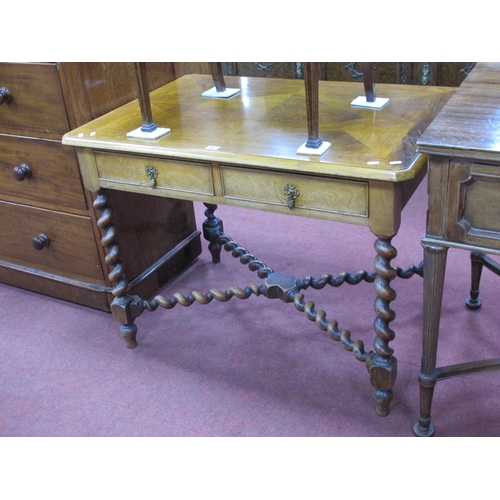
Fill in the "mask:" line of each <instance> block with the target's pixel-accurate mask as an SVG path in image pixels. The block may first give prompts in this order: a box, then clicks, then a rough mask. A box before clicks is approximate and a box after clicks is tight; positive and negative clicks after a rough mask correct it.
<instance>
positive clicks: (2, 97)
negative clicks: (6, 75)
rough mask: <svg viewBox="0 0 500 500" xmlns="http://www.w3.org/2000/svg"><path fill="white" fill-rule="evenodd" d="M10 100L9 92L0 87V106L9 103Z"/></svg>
mask: <svg viewBox="0 0 500 500" xmlns="http://www.w3.org/2000/svg"><path fill="white" fill-rule="evenodd" d="M11 99H12V96H11V95H10V90H9V89H8V88H7V87H0V104H3V103H4V102H7V103H9V102H10V100H11Z"/></svg>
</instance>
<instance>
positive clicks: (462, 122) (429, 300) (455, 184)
mask: <svg viewBox="0 0 500 500" xmlns="http://www.w3.org/2000/svg"><path fill="white" fill-rule="evenodd" d="M417 144H418V151H420V152H423V153H427V154H428V155H429V177H428V191H429V208H428V218H427V230H426V235H425V237H424V238H423V240H422V245H423V247H424V327H423V352H422V365H421V370H420V374H419V383H420V418H419V420H418V422H417V423H416V424H415V426H414V432H415V434H416V435H418V436H432V435H433V433H434V427H433V426H432V425H431V423H430V421H431V405H432V397H433V393H434V387H435V385H436V384H437V382H438V381H440V380H444V379H447V378H451V377H456V376H460V375H468V374H471V373H477V372H483V371H491V370H498V369H500V359H498V358H496V359H490V360H483V361H474V362H470V363H462V364H457V365H450V366H445V367H436V357H437V345H438V334H439V322H440V314H441V302H442V297H443V284H444V276H445V268H446V258H447V253H448V248H449V247H454V248H462V249H464V250H467V251H470V252H479V253H492V254H500V216H499V215H500V63H478V64H477V65H476V67H475V68H474V69H473V70H472V72H471V73H470V75H469V76H468V77H467V78H466V80H465V81H464V83H463V84H462V85H461V86H460V87H459V89H458V90H457V91H456V93H455V94H454V96H453V97H452V98H451V99H450V100H449V101H448V103H447V105H446V106H445V107H444V108H443V109H442V111H441V112H440V113H439V114H438V116H437V117H436V119H435V120H434V121H433V122H432V124H431V125H430V126H429V128H428V129H427V130H426V131H425V133H424V134H423V135H422V136H421V138H420V139H419V141H418V142H417Z"/></svg>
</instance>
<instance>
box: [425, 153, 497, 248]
mask: <svg viewBox="0 0 500 500" xmlns="http://www.w3.org/2000/svg"><path fill="white" fill-rule="evenodd" d="M449 168H450V173H449V189H450V191H449V193H448V197H447V204H448V210H447V212H446V213H447V219H448V220H447V224H446V225H447V227H446V238H447V239H448V240H449V241H455V242H459V243H467V244H472V245H478V246H481V245H486V246H490V247H492V248H496V249H500V166H490V165H482V164H476V163H469V162H466V161H451V162H450V163H449ZM435 196H436V195H433V197H435Z"/></svg>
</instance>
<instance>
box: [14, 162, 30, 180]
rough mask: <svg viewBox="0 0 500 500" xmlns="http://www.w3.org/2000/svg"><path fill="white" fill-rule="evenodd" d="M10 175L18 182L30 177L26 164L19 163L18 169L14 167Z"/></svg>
mask: <svg viewBox="0 0 500 500" xmlns="http://www.w3.org/2000/svg"><path fill="white" fill-rule="evenodd" d="M12 173H13V174H14V177H15V178H16V180H18V181H24V179H26V178H27V177H31V174H32V172H31V169H30V167H29V165H26V163H21V165H19V167H14V169H13V170H12Z"/></svg>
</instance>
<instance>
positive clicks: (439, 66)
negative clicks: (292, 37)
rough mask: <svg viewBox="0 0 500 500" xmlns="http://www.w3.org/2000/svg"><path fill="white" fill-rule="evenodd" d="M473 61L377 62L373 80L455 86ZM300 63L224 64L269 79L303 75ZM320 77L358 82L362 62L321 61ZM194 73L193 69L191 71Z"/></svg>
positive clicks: (234, 72)
mask: <svg viewBox="0 0 500 500" xmlns="http://www.w3.org/2000/svg"><path fill="white" fill-rule="evenodd" d="M473 64H474V63H465V62H463V63H461V62H429V63H424V62H377V63H375V81H376V83H398V84H403V85H440V86H445V87H458V86H460V84H461V83H462V82H463V80H464V79H465V77H466V76H467V74H468V73H469V71H470V69H471V67H472V65H473ZM302 65H303V63H300V62H267V63H257V62H232V63H224V68H225V73H226V74H228V75H234V76H252V77H269V78H303V70H302ZM320 67H321V71H320V78H321V79H322V80H331V81H339V82H354V81H361V78H362V74H363V63H362V62H325V63H320ZM192 72H193V73H195V72H196V71H192Z"/></svg>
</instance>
